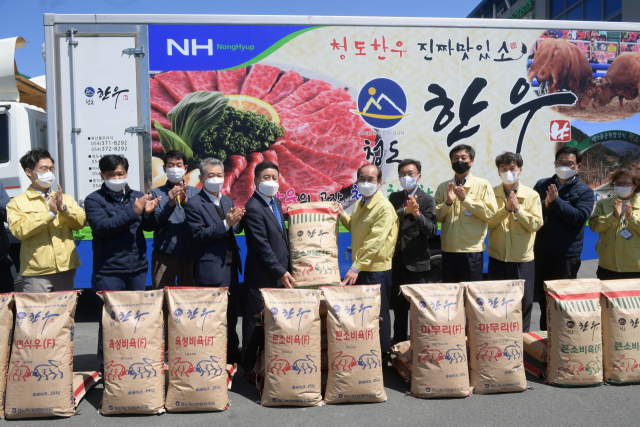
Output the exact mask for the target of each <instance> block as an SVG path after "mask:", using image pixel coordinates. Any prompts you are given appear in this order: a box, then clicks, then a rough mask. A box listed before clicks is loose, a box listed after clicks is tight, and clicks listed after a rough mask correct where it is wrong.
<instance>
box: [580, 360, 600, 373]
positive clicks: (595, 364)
mask: <svg viewBox="0 0 640 427" xmlns="http://www.w3.org/2000/svg"><path fill="white" fill-rule="evenodd" d="M584 370H585V371H587V372H589V374H590V375H595V374H599V373H600V372H602V360H600V358H599V357H596V360H592V361H591V362H589V363H587V366H585V367H584Z"/></svg>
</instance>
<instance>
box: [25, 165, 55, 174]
mask: <svg viewBox="0 0 640 427" xmlns="http://www.w3.org/2000/svg"><path fill="white" fill-rule="evenodd" d="M31 170H32V171H34V172H36V173H38V172H40V173H44V172H51V173H56V168H54V167H53V166H51V167H50V168H48V167H46V166H41V167H39V168H38V169H37V170H36V169H31Z"/></svg>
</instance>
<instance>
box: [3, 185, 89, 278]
mask: <svg viewBox="0 0 640 427" xmlns="http://www.w3.org/2000/svg"><path fill="white" fill-rule="evenodd" d="M49 191H51V197H53V195H54V194H55V192H54V191H53V190H49ZM63 200H64V204H65V205H67V210H66V212H58V216H57V218H54V217H52V216H51V214H50V213H49V205H48V204H47V202H46V201H45V200H44V199H43V198H42V196H41V195H40V194H39V193H38V192H37V191H36V190H35V189H34V188H33V187H29V188H28V189H27V191H25V192H24V193H22V194H20V195H19V196H17V197H14V198H13V199H11V201H10V202H9V204H8V205H7V221H8V222H9V230H11V233H12V234H13V235H14V236H15V237H16V238H17V239H18V240H20V241H21V242H22V245H21V247H20V275H23V276H40V275H44V274H54V273H60V272H62V271H67V270H71V269H72V268H76V267H79V266H80V258H79V257H78V252H77V251H76V244H75V242H74V241H73V232H72V231H71V230H80V229H82V228H83V227H84V226H85V225H86V224H87V217H86V216H85V214H84V211H83V210H82V209H80V207H79V206H78V205H77V204H76V201H75V200H73V198H72V197H71V196H69V195H67V194H64V195H63Z"/></svg>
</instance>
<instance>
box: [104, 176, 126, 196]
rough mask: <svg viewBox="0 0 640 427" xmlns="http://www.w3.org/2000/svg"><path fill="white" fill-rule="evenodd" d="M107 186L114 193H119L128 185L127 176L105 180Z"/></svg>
mask: <svg viewBox="0 0 640 427" xmlns="http://www.w3.org/2000/svg"><path fill="white" fill-rule="evenodd" d="M104 183H105V185H106V186H107V188H108V189H109V190H111V191H113V192H114V193H119V192H121V191H122V190H124V187H125V186H126V185H127V178H122V179H107V180H105V181H104Z"/></svg>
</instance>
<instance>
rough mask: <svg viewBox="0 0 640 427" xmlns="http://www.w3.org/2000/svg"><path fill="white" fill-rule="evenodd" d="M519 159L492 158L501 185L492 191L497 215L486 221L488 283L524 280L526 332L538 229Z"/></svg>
mask: <svg viewBox="0 0 640 427" xmlns="http://www.w3.org/2000/svg"><path fill="white" fill-rule="evenodd" d="M522 165H523V161H522V156H521V155H520V154H517V153H509V152H505V153H502V154H500V155H499V156H498V157H496V167H497V168H498V173H499V174H500V179H502V184H500V185H496V186H495V187H493V192H494V194H495V195H496V201H497V203H498V211H497V213H496V214H495V215H494V216H493V218H491V219H490V220H489V249H488V250H487V255H489V280H519V279H523V280H524V296H523V297H522V329H523V331H524V332H529V326H530V325H531V309H532V308H533V294H534V289H535V286H534V282H535V276H536V275H535V262H534V259H533V243H534V242H535V240H536V231H538V230H539V229H540V227H542V224H543V222H544V221H543V220H542V204H541V203H540V195H539V194H538V192H537V191H533V189H531V188H529V187H525V186H524V185H523V184H522V183H521V182H520V175H522Z"/></svg>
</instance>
